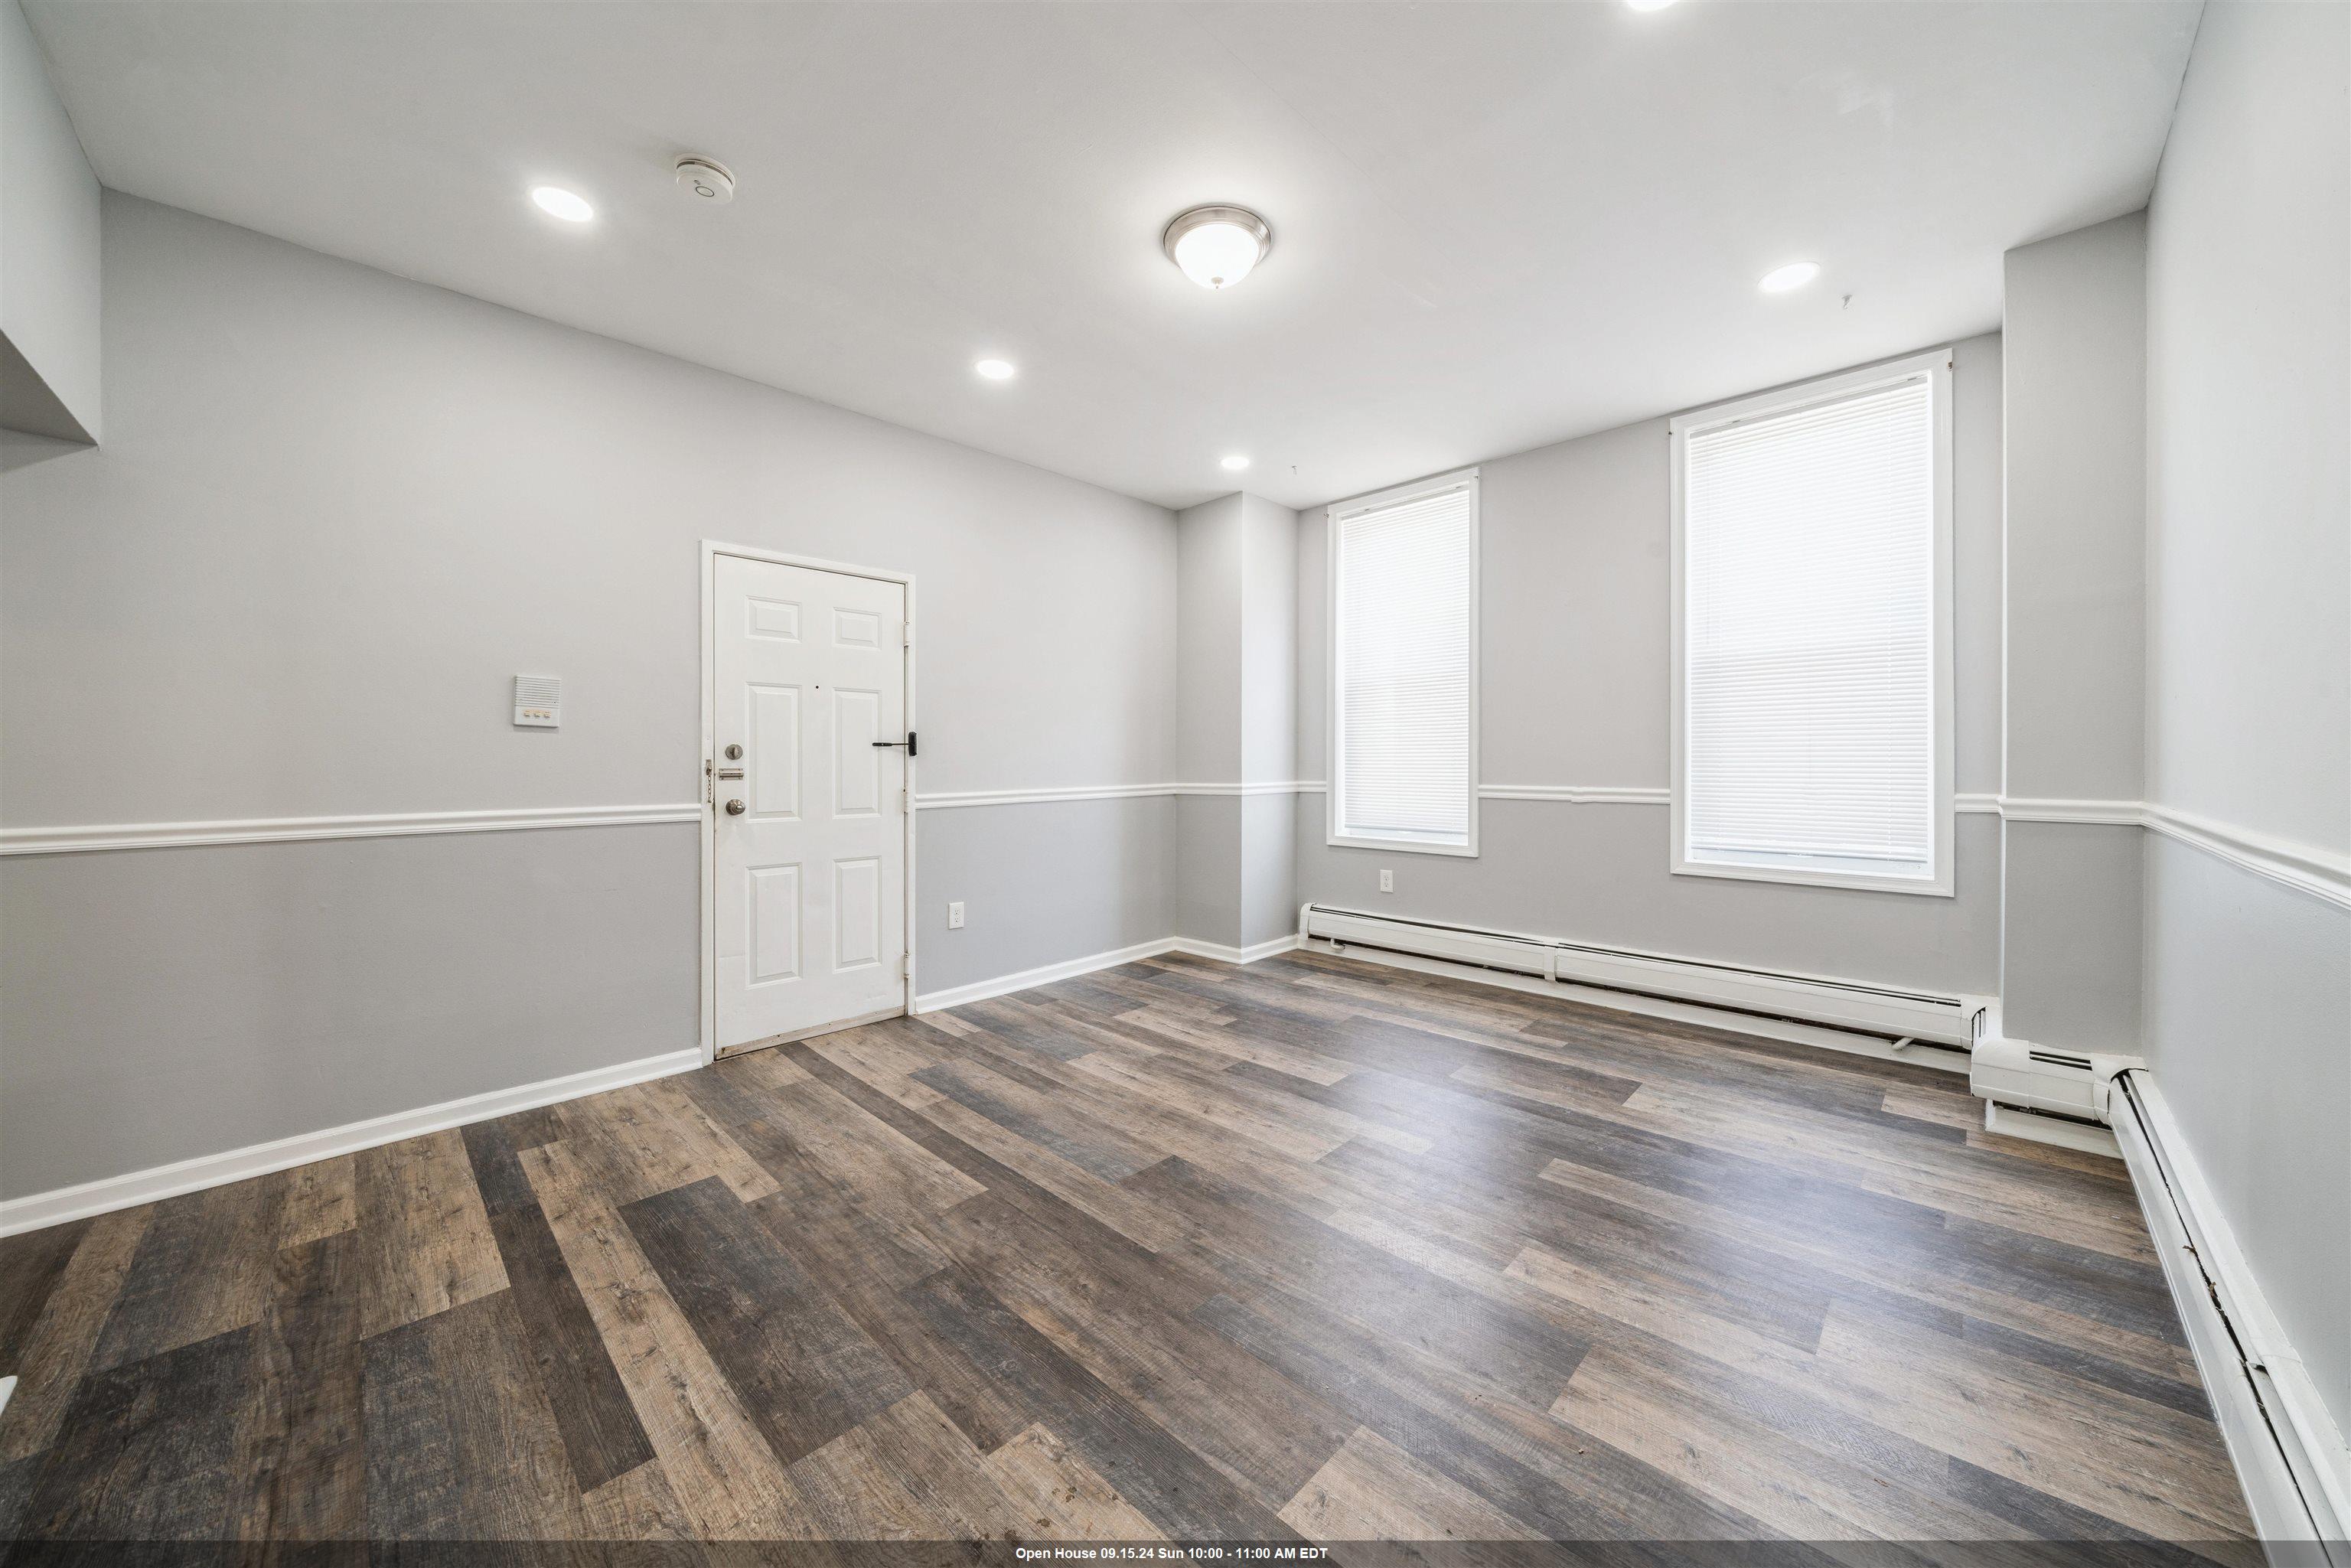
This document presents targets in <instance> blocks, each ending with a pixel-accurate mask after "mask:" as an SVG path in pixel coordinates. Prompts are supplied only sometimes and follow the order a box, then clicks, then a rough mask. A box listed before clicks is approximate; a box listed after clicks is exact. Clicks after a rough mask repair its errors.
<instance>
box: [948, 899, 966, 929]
mask: <svg viewBox="0 0 2351 1568" xmlns="http://www.w3.org/2000/svg"><path fill="white" fill-rule="evenodd" d="M947 929H948V930H950V931H960V930H962V929H963V904H962V902H961V901H960V900H958V901H956V903H954V904H948V905H947Z"/></svg>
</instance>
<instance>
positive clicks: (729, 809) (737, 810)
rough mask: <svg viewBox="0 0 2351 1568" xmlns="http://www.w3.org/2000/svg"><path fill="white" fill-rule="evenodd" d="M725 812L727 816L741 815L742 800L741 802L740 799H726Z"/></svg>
mask: <svg viewBox="0 0 2351 1568" xmlns="http://www.w3.org/2000/svg"><path fill="white" fill-rule="evenodd" d="M726 814H727V815H728V816H730V817H739V816H741V815H742V814H743V802H742V801H740V800H729V801H727V802H726Z"/></svg>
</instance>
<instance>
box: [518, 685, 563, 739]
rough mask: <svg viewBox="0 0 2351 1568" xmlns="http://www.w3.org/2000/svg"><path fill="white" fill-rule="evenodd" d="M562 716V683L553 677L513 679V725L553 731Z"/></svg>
mask: <svg viewBox="0 0 2351 1568" xmlns="http://www.w3.org/2000/svg"><path fill="white" fill-rule="evenodd" d="M562 716H563V683H562V682H561V681H560V680H559V679H557V678H556V677H555V676H553V675H517V676H516V677H515V716H514V721H515V724H516V725H517V727H520V728H524V729H554V728H557V727H559V725H560V723H561V720H562Z"/></svg>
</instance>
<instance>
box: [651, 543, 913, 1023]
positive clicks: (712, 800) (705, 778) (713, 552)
mask: <svg viewBox="0 0 2351 1568" xmlns="http://www.w3.org/2000/svg"><path fill="white" fill-rule="evenodd" d="M722 555H731V556H737V557H739V558H741V559H745V560H759V561H767V562H768V563H770V564H772V565H775V566H799V567H806V568H808V569H810V570H814V571H832V572H839V573H840V574H841V576H843V577H867V578H872V579H873V580H876V581H879V582H895V583H899V584H902V585H904V588H905V590H906V638H905V647H904V649H903V650H902V651H901V653H900V659H901V664H900V667H901V668H902V669H903V670H904V672H905V680H906V729H907V731H908V732H909V733H913V731H914V573H913V572H910V571H888V570H883V569H882V568H880V567H872V566H852V565H850V564H849V563H847V562H845V561H838V560H820V559H818V558H817V557H815V556H806V555H787V554H785V553H784V552H783V551H781V550H772V549H760V548H759V547H758V546H757V545H733V544H726V543H725V542H723V541H721V540H718V539H705V540H703V541H702V655H701V658H702V874H701V876H700V877H699V878H698V879H697V880H698V883H699V885H700V887H701V890H702V898H701V903H700V904H699V906H698V912H697V913H696V915H695V925H696V927H697V929H698V930H699V932H700V934H701V946H702V988H701V990H700V992H699V993H698V995H699V1001H698V1003H697V1005H696V1011H698V1012H699V1013H700V1014H701V1028H700V1033H701V1039H702V1064H703V1065H704V1066H705V1067H707V1066H709V1065H710V1064H711V1063H712V1062H714V1061H717V1060H718V926H717V921H716V915H717V910H718V815H717V811H718V802H717V797H716V792H715V790H714V789H713V784H714V782H715V779H714V778H713V770H714V769H716V768H717V766H718V746H717V737H718V667H717V659H716V655H717V645H716V637H715V633H716V630H717V616H716V603H715V599H716V582H717V580H716V569H717V560H718V558H719V557H720V556H722ZM918 766H919V762H918V759H917V758H914V757H909V758H906V810H905V813H904V816H905V829H904V831H905V835H906V885H905V896H904V898H903V899H902V900H901V901H900V902H901V907H902V909H903V912H904V913H903V918H904V922H905V942H906V973H905V975H904V977H902V978H901V980H900V981H899V996H900V998H901V1000H902V1001H903V1003H904V1010H905V1011H906V1012H909V1013H911V1012H913V1011H914V774H915V769H916V768H917V767H918Z"/></svg>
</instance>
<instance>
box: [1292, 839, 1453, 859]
mask: <svg viewBox="0 0 2351 1568" xmlns="http://www.w3.org/2000/svg"><path fill="white" fill-rule="evenodd" d="M1323 842H1325V843H1327V844H1330V845H1332V847H1333V848H1336V849H1343V850H1393V851H1395V852H1398V853H1400V854H1407V855H1452V856H1454V857H1456V858H1457V859H1461V860H1476V859H1477V858H1478V841H1477V839H1476V838H1475V837H1474V836H1473V837H1472V838H1471V839H1470V841H1468V843H1466V844H1439V843H1430V842H1428V841H1426V840H1420V839H1366V838H1354V837H1350V836H1347V835H1345V834H1341V833H1330V834H1326V835H1325V836H1324V838H1323Z"/></svg>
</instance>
